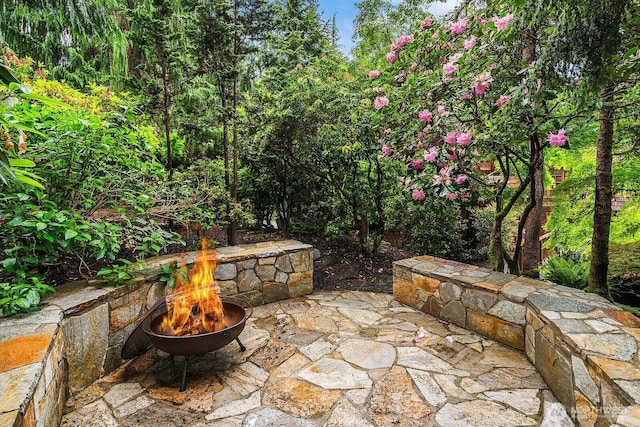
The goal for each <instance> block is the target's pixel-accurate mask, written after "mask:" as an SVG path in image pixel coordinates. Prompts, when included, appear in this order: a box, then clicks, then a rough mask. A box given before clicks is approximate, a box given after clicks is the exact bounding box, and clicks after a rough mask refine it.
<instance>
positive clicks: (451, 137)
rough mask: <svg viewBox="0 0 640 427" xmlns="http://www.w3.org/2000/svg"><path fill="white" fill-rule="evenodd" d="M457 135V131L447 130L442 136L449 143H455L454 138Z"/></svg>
mask: <svg viewBox="0 0 640 427" xmlns="http://www.w3.org/2000/svg"><path fill="white" fill-rule="evenodd" d="M457 137H458V132H447V135H446V136H445V137H444V140H445V142H446V143H447V144H449V145H454V144H455V143H456V139H457Z"/></svg>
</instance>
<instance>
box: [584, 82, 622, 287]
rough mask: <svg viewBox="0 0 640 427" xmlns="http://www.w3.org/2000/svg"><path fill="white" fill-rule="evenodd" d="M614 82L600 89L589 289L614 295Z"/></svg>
mask: <svg viewBox="0 0 640 427" xmlns="http://www.w3.org/2000/svg"><path fill="white" fill-rule="evenodd" d="M615 88H616V85H615V83H609V84H608V85H607V86H606V87H605V88H604V89H602V91H601V92H600V101H602V102H603V104H604V105H603V106H602V108H601V109H600V115H599V125H600V127H599V129H598V145H597V153H596V198H595V208H594V212H593V236H592V239H591V242H592V246H591V268H590V270H589V292H593V293H596V294H598V295H601V296H603V297H605V298H608V299H611V296H610V294H609V284H608V283H607V273H608V269H609V230H610V228H611V197H612V189H611V187H612V173H611V163H612V159H613V155H612V152H613V121H614V115H615V107H614V105H613V101H614V90H615Z"/></svg>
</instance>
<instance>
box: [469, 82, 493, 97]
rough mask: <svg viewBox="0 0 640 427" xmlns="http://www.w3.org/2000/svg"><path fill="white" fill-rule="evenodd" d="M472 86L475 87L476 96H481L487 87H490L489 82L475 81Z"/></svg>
mask: <svg viewBox="0 0 640 427" xmlns="http://www.w3.org/2000/svg"><path fill="white" fill-rule="evenodd" d="M471 88H472V89H473V93H474V94H475V95H476V96H480V95H482V94H483V93H485V92H486V91H487V89H489V83H478V82H473V83H471Z"/></svg>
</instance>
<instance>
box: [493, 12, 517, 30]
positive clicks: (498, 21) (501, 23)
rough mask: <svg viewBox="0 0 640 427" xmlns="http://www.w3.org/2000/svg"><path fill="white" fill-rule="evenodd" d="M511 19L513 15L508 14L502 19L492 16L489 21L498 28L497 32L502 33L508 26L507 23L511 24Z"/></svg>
mask: <svg viewBox="0 0 640 427" xmlns="http://www.w3.org/2000/svg"><path fill="white" fill-rule="evenodd" d="M512 19H513V14H512V13H510V14H508V15H506V16H504V17H502V18H498V17H497V16H494V17H493V18H491V20H492V21H493V22H494V23H495V24H496V27H497V28H498V31H502V30H504V29H505V28H507V26H509V22H511V20H512Z"/></svg>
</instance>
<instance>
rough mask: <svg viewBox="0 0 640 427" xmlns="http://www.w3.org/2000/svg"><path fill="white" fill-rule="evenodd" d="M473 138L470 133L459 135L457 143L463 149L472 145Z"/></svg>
mask: <svg viewBox="0 0 640 427" xmlns="http://www.w3.org/2000/svg"><path fill="white" fill-rule="evenodd" d="M472 137H473V135H471V133H470V132H467V133H459V134H458V135H457V136H456V143H457V144H458V145H461V146H463V147H466V146H467V145H469V144H470V143H471V138H472Z"/></svg>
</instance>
